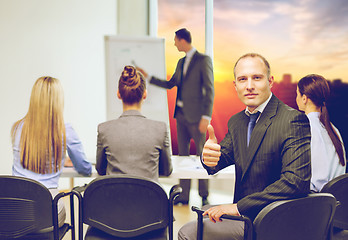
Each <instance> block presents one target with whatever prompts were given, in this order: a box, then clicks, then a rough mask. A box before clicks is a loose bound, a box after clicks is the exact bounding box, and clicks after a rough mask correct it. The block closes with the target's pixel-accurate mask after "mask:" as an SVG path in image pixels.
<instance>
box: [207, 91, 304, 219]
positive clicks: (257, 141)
mask: <svg viewBox="0 0 348 240" xmlns="http://www.w3.org/2000/svg"><path fill="white" fill-rule="evenodd" d="M248 122H249V117H248V116H247V115H246V114H245V112H244V111H242V112H240V113H237V114H236V115H234V116H232V117H231V118H230V120H229V122H228V133H227V134H226V136H225V138H224V139H223V140H222V142H221V143H220V145H221V153H222V155H221V157H220V161H219V162H218V165H217V166H216V167H215V168H209V167H207V166H205V165H204V167H205V168H206V169H207V170H208V173H209V174H214V173H216V172H218V171H219V170H221V169H223V168H225V167H226V166H229V165H232V164H234V165H235V168H236V183H235V194H234V202H235V203H237V207H238V210H239V212H240V213H241V214H242V215H247V216H248V217H250V218H254V217H255V216H256V215H257V213H258V212H259V211H260V210H261V209H262V208H263V207H265V206H266V205H268V204H270V203H271V202H274V201H278V200H285V199H290V198H297V197H301V196H304V195H306V194H308V193H309V186H310V179H311V151H310V140H311V135H310V127H309V121H308V118H307V117H306V115H305V114H303V113H300V112H299V111H297V110H295V109H292V108H290V107H289V106H287V105H285V104H284V103H283V102H281V101H280V100H279V99H278V98H277V97H275V96H274V95H273V96H272V98H271V100H270V101H269V102H268V104H267V106H266V108H265V109H264V111H263V112H262V114H261V116H260V119H259V120H258V122H257V123H256V125H255V128H254V130H253V132H252V135H251V139H250V145H249V147H247V128H248Z"/></svg>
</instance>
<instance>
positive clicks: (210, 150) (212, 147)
mask: <svg viewBox="0 0 348 240" xmlns="http://www.w3.org/2000/svg"><path fill="white" fill-rule="evenodd" d="M208 135H209V139H208V140H207V141H206V142H205V144H204V147H203V153H202V156H203V163H204V164H205V165H207V166H208V167H215V166H216V165H217V163H218V161H219V160H220V156H221V152H220V149H221V146H220V145H219V144H218V143H217V139H216V136H215V133H214V128H213V126H212V125H208Z"/></svg>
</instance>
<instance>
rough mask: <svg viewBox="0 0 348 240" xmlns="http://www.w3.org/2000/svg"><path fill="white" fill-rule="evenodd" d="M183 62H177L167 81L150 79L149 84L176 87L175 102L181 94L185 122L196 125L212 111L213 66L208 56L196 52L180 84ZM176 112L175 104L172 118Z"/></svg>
mask: <svg viewBox="0 0 348 240" xmlns="http://www.w3.org/2000/svg"><path fill="white" fill-rule="evenodd" d="M183 61H184V58H181V59H180V60H179V62H178V64H177V66H176V69H175V72H174V74H173V76H172V77H171V79H170V80H169V81H166V80H161V79H158V78H156V77H152V78H151V80H150V83H152V84H155V85H157V86H160V87H163V88H167V89H170V88H173V87H174V86H177V88H178V91H177V97H176V101H178V97H179V96H178V95H179V92H181V96H182V101H183V103H184V107H183V109H182V110H183V112H184V116H185V118H186V120H187V121H188V122H190V123H198V122H199V121H200V120H201V118H202V116H203V115H205V116H209V117H211V114H212V111H213V101H214V75H213V65H212V61H211V59H210V57H209V56H207V55H204V54H201V53H199V52H197V51H196V52H195V54H194V55H193V56H192V59H191V62H190V64H189V66H188V68H187V71H186V74H185V76H184V77H183V81H182V82H181V77H182V71H183ZM176 112H177V105H176V104H175V112H174V118H175V115H176Z"/></svg>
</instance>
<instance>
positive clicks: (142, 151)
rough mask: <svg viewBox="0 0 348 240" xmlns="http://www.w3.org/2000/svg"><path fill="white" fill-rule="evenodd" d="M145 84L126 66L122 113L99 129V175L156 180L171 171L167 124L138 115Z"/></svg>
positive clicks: (121, 88) (121, 91) (120, 94)
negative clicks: (128, 175) (117, 175)
mask: <svg viewBox="0 0 348 240" xmlns="http://www.w3.org/2000/svg"><path fill="white" fill-rule="evenodd" d="M146 95H147V91H146V83H145V80H144V77H143V75H141V74H140V73H139V72H138V71H137V70H136V69H135V68H134V67H132V66H125V67H124V70H123V72H122V75H121V77H120V79H119V82H118V90H117V96H118V98H119V99H121V100H122V103H123V114H122V115H121V116H120V117H119V118H118V119H115V120H111V121H107V122H104V123H101V124H99V126H98V140H97V159H96V169H97V171H98V173H99V175H106V174H107V175H109V174H130V175H134V176H141V177H147V178H150V179H152V180H154V181H158V177H159V175H164V176H169V175H170V174H171V172H172V162H171V158H170V157H171V154H170V145H169V136H168V129H167V124H166V123H164V122H159V121H154V120H150V119H147V118H146V117H145V116H143V115H142V114H141V113H140V110H141V105H142V103H143V100H144V99H145V98H146Z"/></svg>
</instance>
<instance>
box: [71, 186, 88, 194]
mask: <svg viewBox="0 0 348 240" xmlns="http://www.w3.org/2000/svg"><path fill="white" fill-rule="evenodd" d="M86 187H87V184H85V185H83V186H76V187H74V188H73V189H72V190H71V191H72V192H78V193H80V194H81V193H83V192H84V191H85V189H86Z"/></svg>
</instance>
